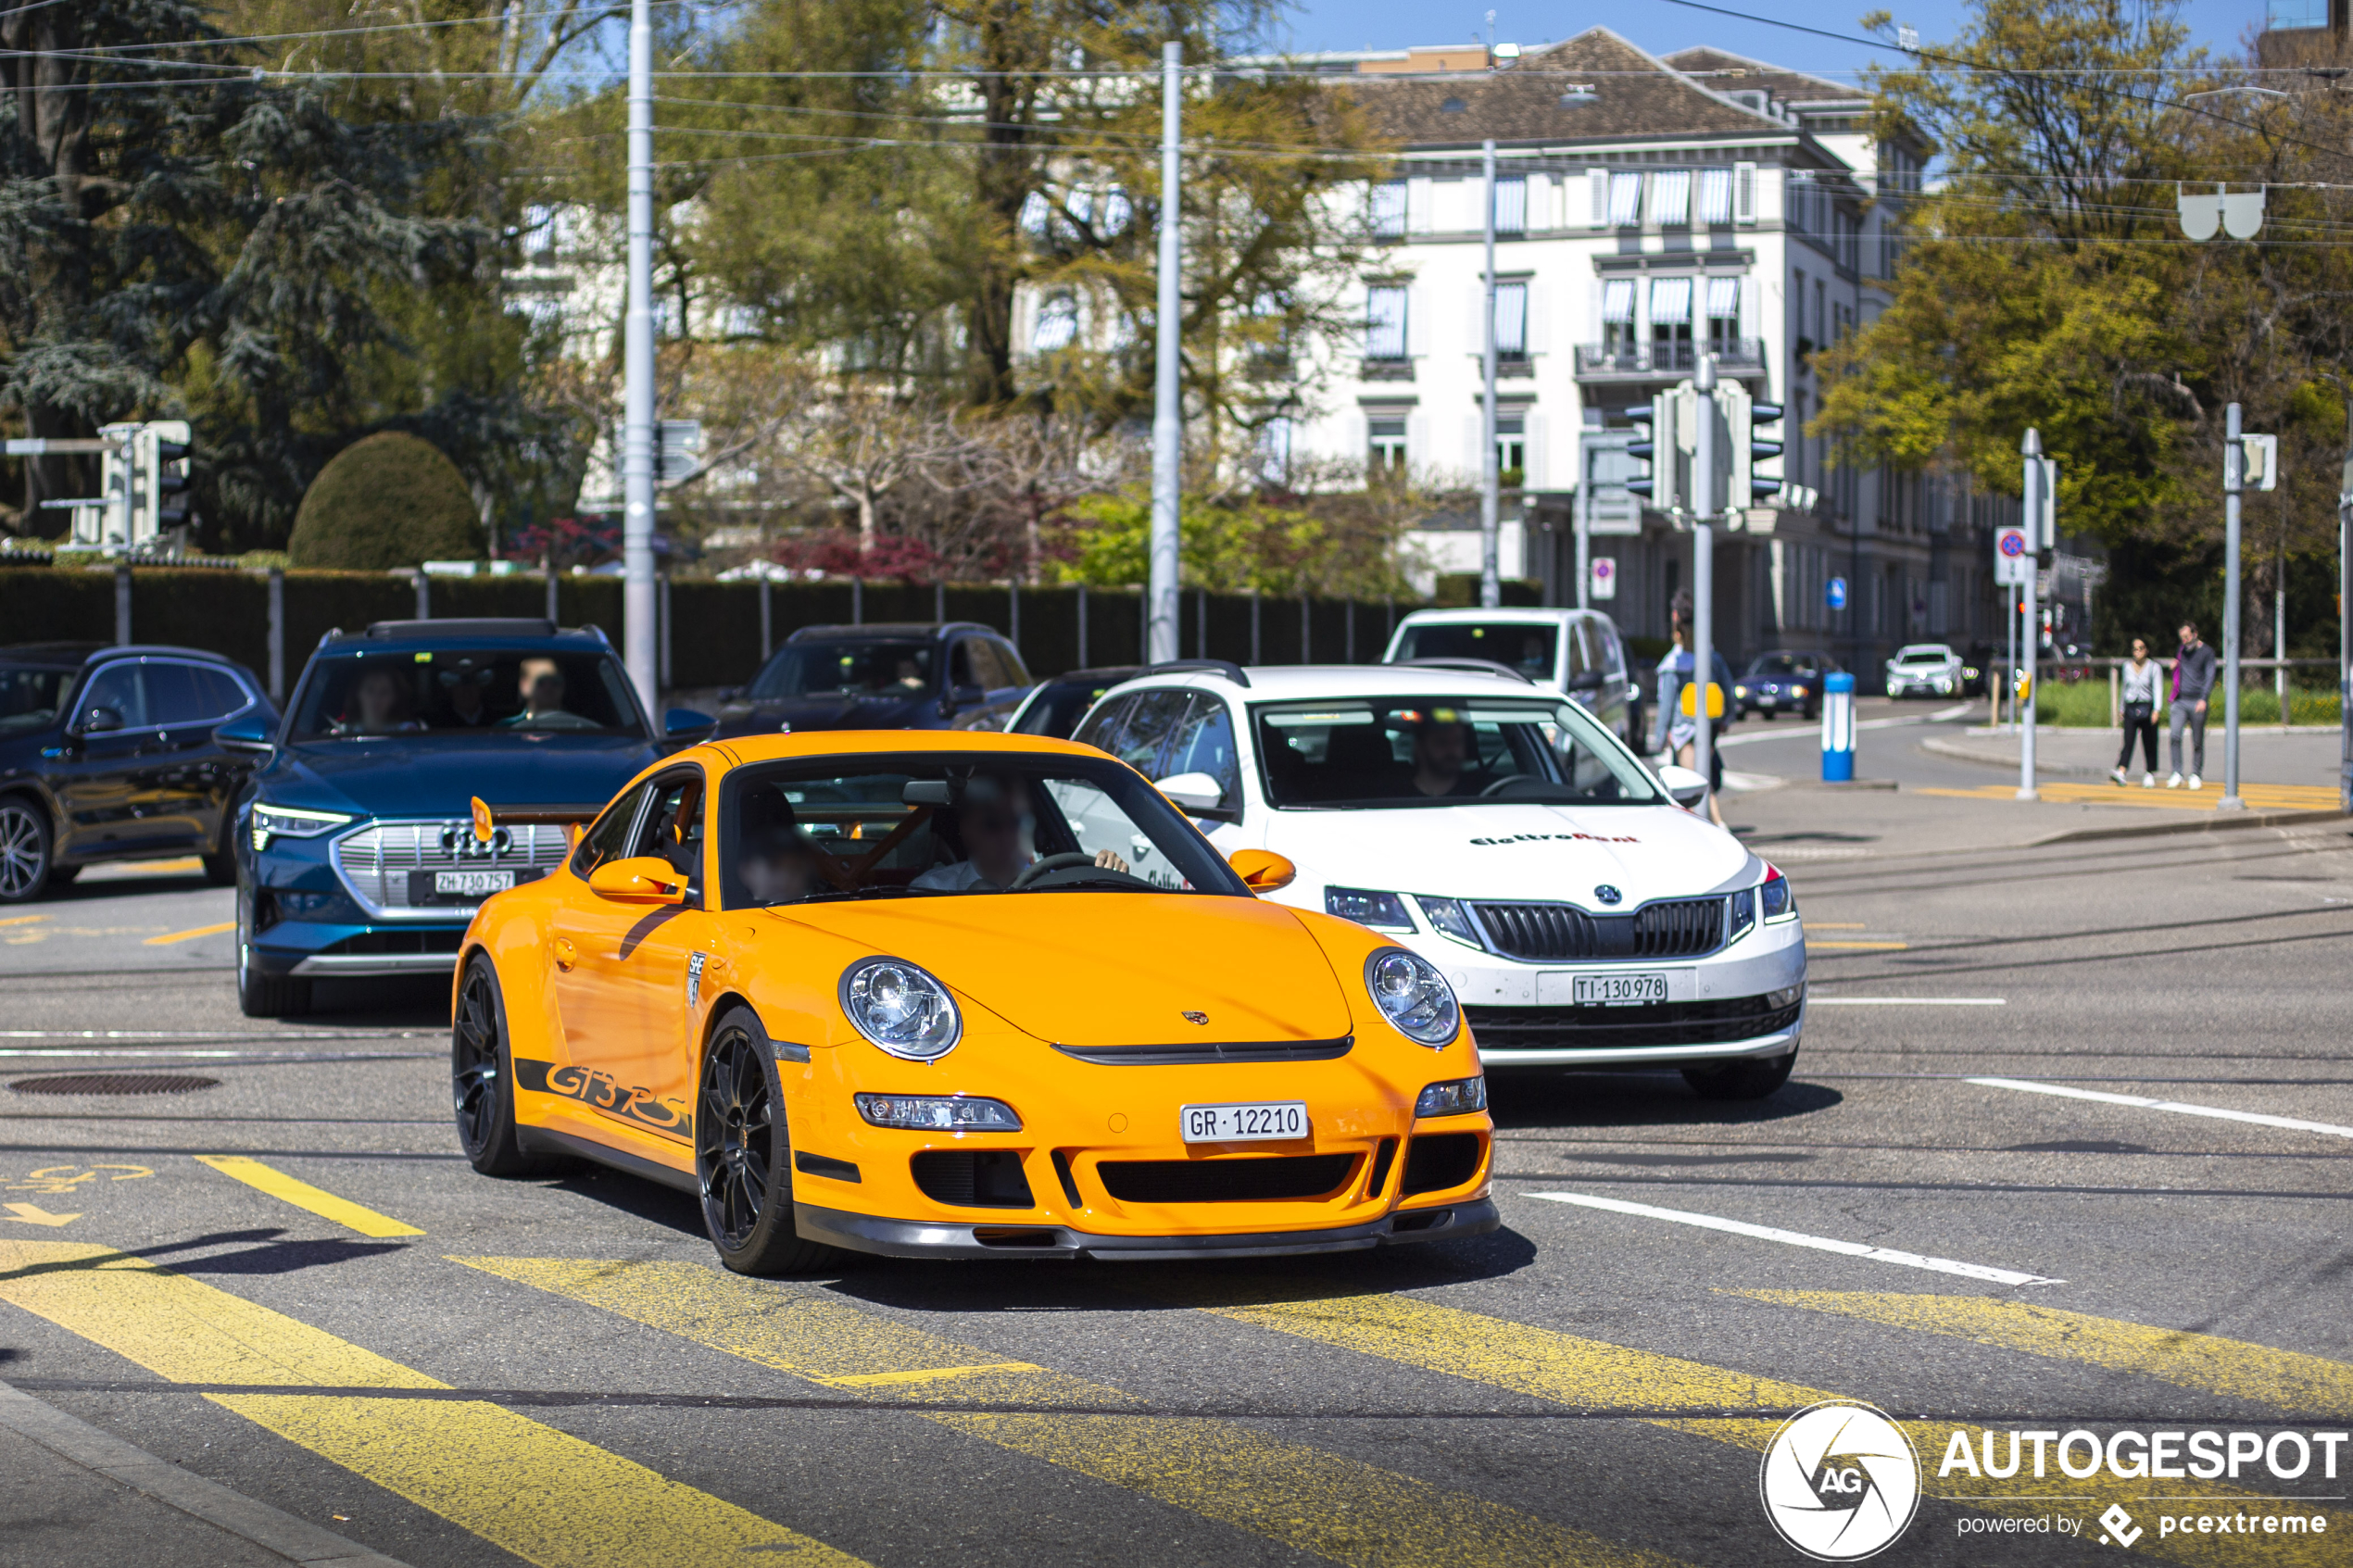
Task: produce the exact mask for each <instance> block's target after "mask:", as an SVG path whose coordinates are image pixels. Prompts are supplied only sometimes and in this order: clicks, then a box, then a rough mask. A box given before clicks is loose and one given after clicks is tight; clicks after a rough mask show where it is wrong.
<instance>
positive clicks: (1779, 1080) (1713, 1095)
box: [1683, 1051, 1797, 1100]
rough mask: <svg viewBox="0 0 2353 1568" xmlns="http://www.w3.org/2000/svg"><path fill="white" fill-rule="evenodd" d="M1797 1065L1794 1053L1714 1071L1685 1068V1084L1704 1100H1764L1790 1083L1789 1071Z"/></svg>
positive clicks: (1731, 1063)
mask: <svg viewBox="0 0 2353 1568" xmlns="http://www.w3.org/2000/svg"><path fill="white" fill-rule="evenodd" d="M1796 1065H1797V1053H1796V1052H1795V1051H1792V1052H1790V1053H1789V1054H1788V1055H1787V1056H1776V1057H1750V1058H1747V1059H1746V1060H1741V1061H1723V1062H1718V1063H1717V1064H1715V1065H1714V1066H1712V1067H1686V1068H1684V1069H1683V1082H1685V1083H1686V1084H1689V1085H1691V1086H1692V1093H1693V1094H1695V1095H1697V1096H1699V1098H1702V1099H1721V1100H1743V1099H1763V1098H1765V1097H1766V1096H1768V1095H1769V1094H1771V1093H1772V1092H1773V1091H1774V1090H1776V1089H1778V1088H1780V1086H1781V1085H1783V1084H1786V1083H1788V1082H1789V1074H1790V1070H1791V1069H1792V1068H1793V1067H1795V1066H1796Z"/></svg>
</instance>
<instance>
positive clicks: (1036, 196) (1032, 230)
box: [1020, 191, 1054, 241]
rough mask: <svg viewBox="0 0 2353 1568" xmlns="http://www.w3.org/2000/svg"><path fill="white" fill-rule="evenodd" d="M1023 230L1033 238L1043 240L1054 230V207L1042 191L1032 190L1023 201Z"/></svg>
mask: <svg viewBox="0 0 2353 1568" xmlns="http://www.w3.org/2000/svg"><path fill="white" fill-rule="evenodd" d="M1020 221H1021V232H1023V233H1025V234H1027V235H1028V236H1029V237H1030V238H1031V239H1033V240H1039V241H1042V240H1044V239H1045V238H1046V236H1047V235H1048V234H1049V233H1050V232H1051V231H1052V229H1053V224H1054V209H1053V207H1052V205H1051V203H1049V202H1048V201H1047V200H1046V196H1045V193H1044V192H1042V191H1032V192H1030V193H1029V194H1027V195H1026V196H1024V197H1023V198H1022V201H1021V220H1020Z"/></svg>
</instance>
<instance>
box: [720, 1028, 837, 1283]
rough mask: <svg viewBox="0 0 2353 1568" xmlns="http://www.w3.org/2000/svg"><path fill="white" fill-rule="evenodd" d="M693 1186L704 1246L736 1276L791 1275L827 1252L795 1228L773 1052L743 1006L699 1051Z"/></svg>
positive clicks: (788, 1144) (789, 1165) (828, 1250)
mask: <svg viewBox="0 0 2353 1568" xmlns="http://www.w3.org/2000/svg"><path fill="white" fill-rule="evenodd" d="M695 1180H696V1185H697V1186H698V1189H699V1190H700V1192H701V1195H702V1217H703V1225H704V1227H705V1228H706V1229H707V1230H709V1231H710V1233H711V1246H712V1247H714V1248H717V1249H718V1252H719V1261H721V1262H722V1263H724V1264H725V1265H726V1266H727V1267H728V1268H729V1269H731V1270H733V1271H734V1272H735V1273H739V1274H755V1275H769V1274H783V1273H796V1272H798V1271H800V1270H804V1269H809V1268H812V1267H815V1266H816V1265H817V1264H818V1263H820V1262H822V1261H824V1259H825V1258H826V1257H828V1256H829V1255H830V1254H831V1253H832V1251H833V1248H828V1247H825V1246H823V1245H821V1244H819V1243H815V1242H811V1241H804V1240H802V1239H801V1236H800V1233H799V1230H798V1229H796V1228H795V1226H794V1223H793V1197H792V1140H791V1138H790V1137H789V1135H787V1133H786V1125H785V1113H784V1093H783V1088H782V1085H781V1084H780V1083H779V1081H778V1079H777V1076H776V1056H775V1050H774V1047H772V1046H771V1045H770V1044H769V1042H768V1032H767V1031H766V1030H765V1029H763V1028H761V1023H760V1018H759V1015H758V1014H756V1013H754V1012H753V1011H752V1010H751V1009H749V1008H748V1007H742V1006H736V1007H732V1008H730V1009H728V1010H727V1012H726V1014H725V1015H724V1017H722V1018H721V1019H720V1021H719V1023H718V1026H717V1027H716V1028H714V1029H712V1030H711V1043H710V1045H709V1046H708V1047H706V1048H705V1050H704V1052H703V1061H702V1074H701V1078H700V1081H699V1084H698V1088H697V1093H696V1101H695Z"/></svg>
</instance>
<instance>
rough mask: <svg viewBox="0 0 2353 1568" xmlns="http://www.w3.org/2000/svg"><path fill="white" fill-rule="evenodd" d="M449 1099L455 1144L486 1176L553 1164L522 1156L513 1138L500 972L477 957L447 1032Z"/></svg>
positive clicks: (543, 1168) (484, 958) (512, 1088)
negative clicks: (455, 1124)
mask: <svg viewBox="0 0 2353 1568" xmlns="http://www.w3.org/2000/svg"><path fill="white" fill-rule="evenodd" d="M449 1100H450V1105H451V1108H452V1109H453V1110H455V1111H456V1113H457V1118H458V1143H459V1147H460V1148H463V1149H464V1150H465V1151H466V1160H467V1162H468V1163H470V1164H471V1165H472V1166H473V1168H474V1169H475V1170H477V1171H479V1172H481V1173H483V1174H484V1175H485V1176H529V1175H535V1174H537V1173H540V1172H543V1171H546V1170H547V1169H548V1168H549V1166H550V1165H551V1164H553V1163H554V1162H553V1161H551V1160H547V1159H546V1158H544V1157H542V1156H537V1155H530V1154H525V1153H524V1152H523V1151H522V1142H521V1140H520V1139H518V1138H517V1136H516V1135H515V1085H514V1072H513V1069H512V1067H511V1065H510V1055H509V1052H508V1048H507V1004H506V998H505V997H503V996H502V995H500V993H499V989H498V971H497V968H496V967H495V966H494V965H493V964H492V963H491V961H490V959H489V956H488V955H487V954H484V953H476V954H475V955H474V957H473V960H472V962H471V963H469V964H468V965H467V966H466V983H465V984H464V985H461V986H459V989H458V1009H457V1015H456V1017H455V1018H453V1019H452V1020H451V1021H450V1028H449Z"/></svg>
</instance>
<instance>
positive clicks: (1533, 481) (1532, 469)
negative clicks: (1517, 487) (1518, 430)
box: [1520, 408, 1545, 490]
mask: <svg viewBox="0 0 2353 1568" xmlns="http://www.w3.org/2000/svg"><path fill="white" fill-rule="evenodd" d="M1526 431H1527V433H1526V435H1525V437H1524V439H1525V440H1526V441H1527V443H1528V468H1527V470H1526V472H1525V473H1524V474H1523V475H1522V477H1521V479H1520V483H1521V484H1522V485H1524V486H1525V487H1526V488H1528V489H1529V490H1541V489H1543V488H1544V455H1545V454H1544V416H1543V415H1541V414H1540V413H1537V412H1536V411H1535V410H1534V409H1532V408H1531V409H1529V412H1528V424H1527V427H1526Z"/></svg>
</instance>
